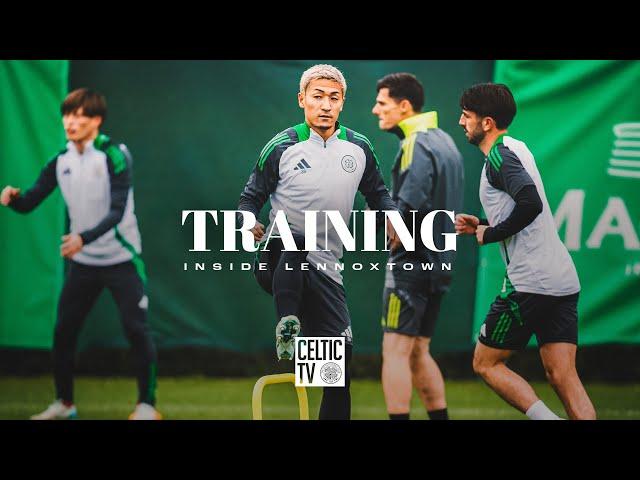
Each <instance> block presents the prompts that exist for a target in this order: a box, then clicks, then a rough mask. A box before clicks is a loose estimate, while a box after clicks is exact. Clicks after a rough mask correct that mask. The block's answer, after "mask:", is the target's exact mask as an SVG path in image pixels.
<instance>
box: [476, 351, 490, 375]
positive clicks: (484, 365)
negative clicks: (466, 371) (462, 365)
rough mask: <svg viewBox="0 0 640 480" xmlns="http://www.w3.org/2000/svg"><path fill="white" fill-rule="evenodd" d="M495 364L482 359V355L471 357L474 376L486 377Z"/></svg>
mask: <svg viewBox="0 0 640 480" xmlns="http://www.w3.org/2000/svg"><path fill="white" fill-rule="evenodd" d="M494 365H495V364H494V363H493V362H490V361H488V359H486V358H484V357H483V356H482V355H479V354H478V353H477V352H476V353H474V355H473V371H474V372H475V374H476V375H480V376H481V377H483V378H484V377H486V376H487V375H488V374H489V372H490V371H491V368H492V367H493V366H494Z"/></svg>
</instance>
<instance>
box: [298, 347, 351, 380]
mask: <svg viewBox="0 0 640 480" xmlns="http://www.w3.org/2000/svg"><path fill="white" fill-rule="evenodd" d="M345 342H346V339H345V337H296V339H295V362H294V365H295V370H294V374H295V377H296V382H295V385H296V387H344V375H345V350H346V348H345Z"/></svg>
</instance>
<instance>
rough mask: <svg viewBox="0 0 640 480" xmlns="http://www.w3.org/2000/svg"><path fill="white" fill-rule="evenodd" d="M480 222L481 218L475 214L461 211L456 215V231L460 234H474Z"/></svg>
mask: <svg viewBox="0 0 640 480" xmlns="http://www.w3.org/2000/svg"><path fill="white" fill-rule="evenodd" d="M479 224H480V219H479V218H478V217H476V216H475V215H469V214H467V213H459V214H458V215H456V222H455V227H456V233H457V234H458V235H473V234H475V233H476V229H477V228H478V225H479Z"/></svg>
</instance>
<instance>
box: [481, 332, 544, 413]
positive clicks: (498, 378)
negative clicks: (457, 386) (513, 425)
mask: <svg viewBox="0 0 640 480" xmlns="http://www.w3.org/2000/svg"><path fill="white" fill-rule="evenodd" d="M512 353H513V350H500V349H497V348H491V347H488V346H486V345H484V344H482V343H480V342H478V343H476V350H475V352H474V354H473V370H474V372H476V373H477V374H478V375H480V376H481V377H482V379H483V380H484V381H485V382H486V383H487V384H488V385H489V386H490V387H491V388H492V389H493V391H494V392H496V393H497V394H498V395H500V397H502V399H503V400H504V401H506V402H507V403H508V404H509V405H511V406H513V407H515V408H517V409H518V410H520V411H521V412H522V413H526V411H527V410H528V409H529V407H530V406H531V405H533V404H534V403H535V402H537V401H538V397H537V395H536V393H535V392H534V391H533V388H532V387H531V385H529V384H528V383H527V381H526V380H525V379H524V378H522V377H521V376H520V375H518V374H517V373H515V372H514V371H513V370H510V369H509V368H507V366H506V365H505V362H506V361H507V359H508V358H509V357H510V356H511V354H512Z"/></svg>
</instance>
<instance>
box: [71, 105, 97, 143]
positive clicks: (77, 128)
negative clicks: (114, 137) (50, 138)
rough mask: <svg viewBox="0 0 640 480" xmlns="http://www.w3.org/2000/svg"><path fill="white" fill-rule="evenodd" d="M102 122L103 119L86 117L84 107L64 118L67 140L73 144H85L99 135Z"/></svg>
mask: <svg viewBox="0 0 640 480" xmlns="http://www.w3.org/2000/svg"><path fill="white" fill-rule="evenodd" d="M101 122H102V118H100V117H88V116H86V115H85V114H84V112H83V109H82V107H80V108H79V109H78V110H76V111H75V112H72V113H67V114H66V115H63V116H62V124H63V125H64V133H65V134H66V135H67V140H71V141H72V142H84V141H85V140H88V139H89V138H91V137H92V136H94V134H97V131H98V128H99V127H100V123H101Z"/></svg>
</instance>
